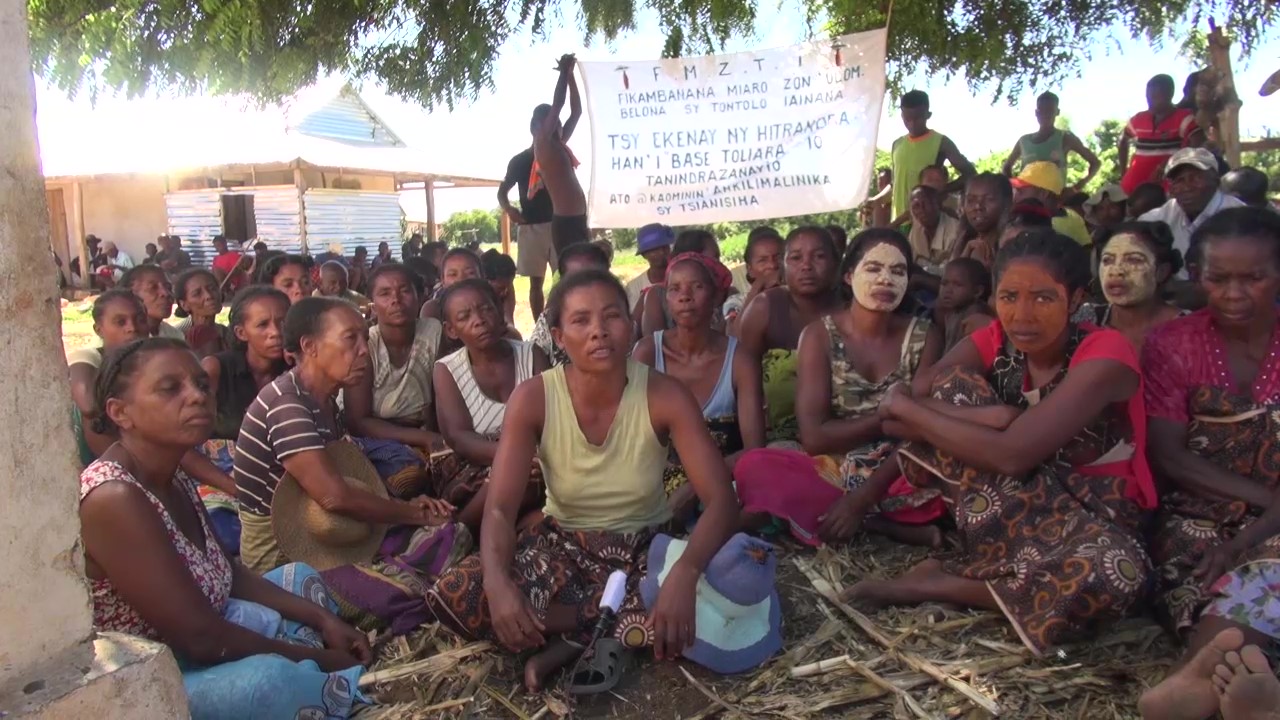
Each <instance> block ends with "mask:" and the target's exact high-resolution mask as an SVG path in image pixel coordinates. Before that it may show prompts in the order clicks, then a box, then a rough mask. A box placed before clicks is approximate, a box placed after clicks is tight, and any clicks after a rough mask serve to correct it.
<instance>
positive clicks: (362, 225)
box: [303, 189, 404, 257]
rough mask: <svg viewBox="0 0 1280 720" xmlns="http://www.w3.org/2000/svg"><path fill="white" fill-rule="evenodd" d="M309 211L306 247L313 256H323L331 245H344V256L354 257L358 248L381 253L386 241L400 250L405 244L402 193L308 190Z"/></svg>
mask: <svg viewBox="0 0 1280 720" xmlns="http://www.w3.org/2000/svg"><path fill="white" fill-rule="evenodd" d="M303 206H304V207H305V208H306V218H307V245H308V246H309V247H310V248H311V252H312V253H313V254H318V253H322V252H324V251H325V249H326V248H328V246H329V244H330V243H334V242H339V243H342V247H343V254H344V255H346V256H347V257H351V254H352V253H353V252H355V249H356V248H357V247H364V248H366V249H368V251H369V257H373V256H374V255H376V254H377V252H378V243H380V242H383V241H385V242H387V243H389V244H390V245H391V248H392V250H398V249H399V245H400V243H401V242H402V241H403V237H402V230H401V222H402V220H403V217H404V213H403V211H402V210H401V209H400V194H399V193H394V192H376V191H373V190H328V189H313V190H308V191H307V192H306V194H305V195H304V196H303Z"/></svg>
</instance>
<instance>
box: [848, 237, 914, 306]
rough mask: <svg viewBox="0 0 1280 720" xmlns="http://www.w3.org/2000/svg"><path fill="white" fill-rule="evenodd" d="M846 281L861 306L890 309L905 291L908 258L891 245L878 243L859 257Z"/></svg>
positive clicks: (898, 302) (897, 302) (899, 300)
mask: <svg viewBox="0 0 1280 720" xmlns="http://www.w3.org/2000/svg"><path fill="white" fill-rule="evenodd" d="M849 284H850V285H852V286H853V298H854V300H857V301H858V304H859V305H861V306H862V307H864V308H866V309H868V310H876V311H879V312H888V311H891V310H893V309H894V308H896V307H898V305H899V304H900V303H901V302H902V298H903V297H904V296H905V295H906V294H907V258H906V256H905V255H903V254H902V251H901V250H899V249H898V248H896V247H894V246H893V245H890V244H889V243H880V244H879V245H876V246H875V247H873V248H871V249H870V250H868V251H867V254H866V255H863V256H862V259H861V260H859V261H858V265H857V266H856V267H855V268H854V269H853V278H852V279H851V280H850V283H849Z"/></svg>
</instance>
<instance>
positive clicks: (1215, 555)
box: [1191, 541, 1241, 592]
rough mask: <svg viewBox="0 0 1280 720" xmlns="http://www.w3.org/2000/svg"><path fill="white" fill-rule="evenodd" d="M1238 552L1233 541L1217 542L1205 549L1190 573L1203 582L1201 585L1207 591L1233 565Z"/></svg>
mask: <svg viewBox="0 0 1280 720" xmlns="http://www.w3.org/2000/svg"><path fill="white" fill-rule="evenodd" d="M1240 552H1241V551H1240V548H1239V547H1237V546H1236V543H1235V541H1228V542H1224V543H1219V544H1217V545H1215V546H1213V547H1211V548H1209V549H1208V550H1207V551H1205V554H1204V555H1203V556H1202V557H1201V558H1200V562H1199V563H1198V564H1197V565H1196V569H1195V570H1193V571H1192V573H1191V575H1192V576H1193V577H1198V578H1200V581H1201V582H1202V583H1203V585H1202V587H1203V588H1204V590H1205V591H1206V592H1208V591H1209V589H1210V588H1211V587H1213V584H1214V583H1216V582H1218V579H1219V578H1221V577H1222V576H1223V575H1225V574H1226V573H1227V572H1228V571H1229V570H1230V569H1231V568H1232V567H1234V566H1235V562H1236V558H1238V557H1239V556H1240Z"/></svg>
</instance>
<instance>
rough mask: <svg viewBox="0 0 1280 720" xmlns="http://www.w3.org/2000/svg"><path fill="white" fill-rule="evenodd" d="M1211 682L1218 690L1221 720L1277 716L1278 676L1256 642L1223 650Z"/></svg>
mask: <svg viewBox="0 0 1280 720" xmlns="http://www.w3.org/2000/svg"><path fill="white" fill-rule="evenodd" d="M1213 684H1214V686H1215V687H1216V688H1218V692H1220V693H1221V694H1222V698H1221V710H1222V718H1223V720H1276V718H1280V680H1276V676H1275V674H1274V673H1273V672H1272V671H1271V666H1270V665H1269V664H1268V663H1267V657H1266V656H1265V655H1263V653H1262V651H1261V650H1259V649H1258V646H1257V645H1247V646H1245V647H1244V648H1242V649H1241V650H1240V652H1238V653H1237V652H1229V653H1227V654H1226V655H1225V656H1224V657H1223V662H1222V664H1219V665H1218V667H1217V669H1216V670H1215V671H1214V676H1213Z"/></svg>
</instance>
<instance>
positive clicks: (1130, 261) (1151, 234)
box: [1075, 222, 1185, 351]
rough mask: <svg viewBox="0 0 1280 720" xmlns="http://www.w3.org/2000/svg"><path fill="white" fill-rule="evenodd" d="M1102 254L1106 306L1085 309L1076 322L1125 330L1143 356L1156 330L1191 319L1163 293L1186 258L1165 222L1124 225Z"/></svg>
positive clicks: (1105, 241) (1105, 240)
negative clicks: (1180, 318) (1178, 319)
mask: <svg viewBox="0 0 1280 720" xmlns="http://www.w3.org/2000/svg"><path fill="white" fill-rule="evenodd" d="M1097 252H1098V279H1097V283H1098V285H1099V286H1100V287H1101V289H1102V294H1103V296H1104V297H1105V298H1106V303H1102V304H1093V303H1086V304H1085V305H1082V306H1081V308H1080V310H1079V312H1078V313H1077V315H1076V317H1075V320H1076V321H1078V322H1088V323H1094V324H1096V325H1098V326H1099V327H1110V328H1114V329H1116V330H1119V331H1120V332H1121V333H1123V334H1124V336H1125V337H1127V338H1128V339H1129V342H1131V343H1133V347H1134V348H1135V349H1136V350H1138V351H1141V350H1142V342H1143V340H1144V339H1145V338H1146V336H1147V334H1148V333H1149V332H1151V330H1152V329H1153V328H1155V327H1156V326H1157V325H1161V324H1163V323H1166V322H1168V321H1170V320H1172V319H1174V318H1176V317H1178V316H1179V315H1183V314H1185V313H1183V312H1182V311H1181V310H1179V309H1178V308H1176V307H1174V306H1173V305H1170V304H1169V303H1167V302H1165V301H1164V299H1163V298H1162V297H1161V295H1162V293H1161V292H1160V289H1161V287H1162V286H1163V285H1164V283H1165V281H1166V280H1168V279H1169V278H1171V277H1173V276H1174V275H1176V274H1177V272H1178V271H1179V270H1180V269H1182V253H1180V252H1178V251H1177V250H1175V249H1174V247H1173V234H1172V233H1171V232H1170V231H1169V226H1168V225H1165V224H1164V223H1162V222H1127V223H1122V224H1120V225H1118V226H1116V227H1115V228H1113V229H1112V230H1111V232H1110V234H1108V235H1105V236H1103V237H1102V238H1101V239H1100V240H1099V243H1098V251H1097Z"/></svg>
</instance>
